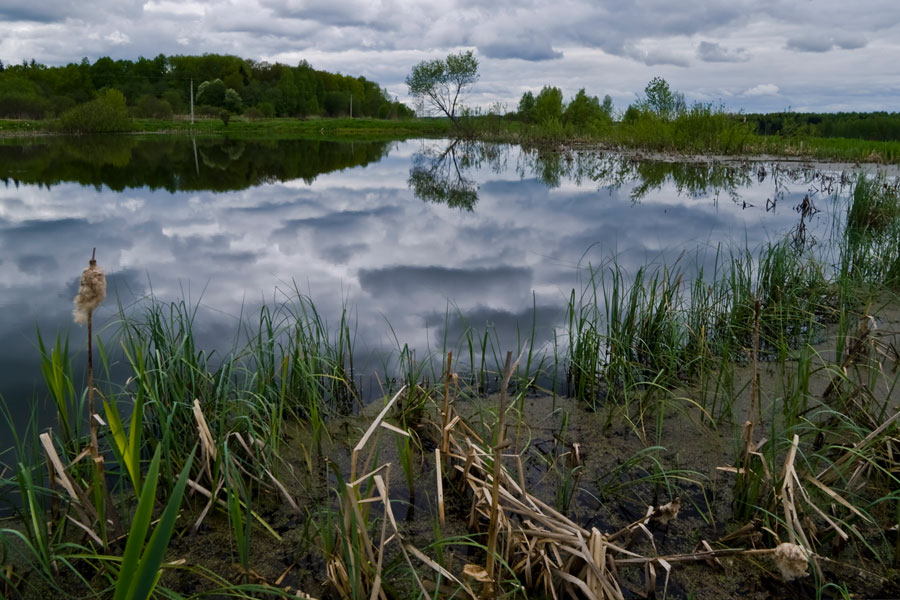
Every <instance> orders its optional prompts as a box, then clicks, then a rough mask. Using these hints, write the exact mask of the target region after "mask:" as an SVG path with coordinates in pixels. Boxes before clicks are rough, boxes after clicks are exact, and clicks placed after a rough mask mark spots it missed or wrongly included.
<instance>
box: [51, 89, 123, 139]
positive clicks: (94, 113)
mask: <svg viewBox="0 0 900 600" xmlns="http://www.w3.org/2000/svg"><path fill="white" fill-rule="evenodd" d="M58 127H59V129H60V130H61V131H66V132H69V133H110V132H116V131H128V130H130V129H131V128H132V122H131V116H129V114H128V108H127V107H126V106H125V96H124V95H122V92H120V91H119V90H116V89H108V90H106V91H104V92H102V93H101V94H100V95H99V96H98V97H97V98H95V99H93V100H91V101H90V102H85V103H84V104H80V105H78V106H76V107H75V108H73V109H70V110H67V111H66V112H65V113H63V114H62V116H61V117H60V118H59V123H58Z"/></svg>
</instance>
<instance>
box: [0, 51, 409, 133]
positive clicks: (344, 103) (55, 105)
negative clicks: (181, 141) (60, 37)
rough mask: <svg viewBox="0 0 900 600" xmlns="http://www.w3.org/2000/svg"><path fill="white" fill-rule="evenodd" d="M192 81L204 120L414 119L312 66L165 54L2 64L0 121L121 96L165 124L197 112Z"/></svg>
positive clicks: (368, 84)
mask: <svg viewBox="0 0 900 600" xmlns="http://www.w3.org/2000/svg"><path fill="white" fill-rule="evenodd" d="M191 81H193V89H194V104H195V107H194V109H195V113H197V114H200V115H209V116H219V115H220V113H221V111H222V110H227V111H228V112H229V113H231V114H244V115H245V116H248V117H250V118H253V117H259V118H263V117H308V116H328V117H340V116H346V115H350V114H351V103H352V116H354V117H356V116H359V117H373V118H405V117H411V116H413V112H412V111H411V110H410V109H409V108H407V107H406V105H404V104H402V103H400V102H397V101H396V100H395V99H392V98H391V97H390V95H389V94H388V93H387V91H386V90H384V89H383V88H381V86H380V85H379V84H378V83H376V82H373V81H369V80H367V79H366V78H365V77H352V76H350V75H341V74H335V73H330V72H328V71H320V70H317V69H314V68H313V67H312V66H311V65H310V64H309V63H308V62H306V61H305V60H301V61H300V62H299V63H298V64H297V66H293V67H292V66H288V65H285V64H282V63H275V64H270V63H267V62H258V61H253V60H248V59H244V58H240V57H237V56H232V55H221V54H204V55H202V56H183V55H176V56H165V55H163V54H160V55H158V56H157V57H156V58H152V59H148V58H144V57H141V58H138V59H137V60H136V61H131V60H113V59H111V58H109V57H103V58H99V59H97V60H96V61H95V62H94V63H93V64H91V63H90V62H89V61H88V59H87V58H84V59H82V60H81V62H79V63H69V64H67V65H65V66H61V67H52V66H47V65H43V64H40V63H38V62H36V61H34V60H33V59H32V61H31V62H25V61H23V62H22V64H15V65H7V64H4V63H3V62H2V61H0V118H13V119H17V118H18V119H46V118H54V117H59V116H62V115H64V114H65V113H66V112H68V111H71V110H73V109H74V108H75V107H77V106H81V105H85V104H87V103H89V102H92V101H95V100H97V99H98V98H105V99H107V101H108V102H113V103H115V102H121V101H122V99H121V98H119V94H118V93H120V94H121V96H122V97H123V98H124V102H125V105H126V107H127V109H128V112H129V114H130V115H131V116H134V117H144V118H161V119H165V118H170V117H172V116H173V115H174V114H186V113H188V112H189V111H190V94H191ZM111 92H112V93H111ZM116 92H118V93H116Z"/></svg>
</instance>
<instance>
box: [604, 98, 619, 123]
mask: <svg viewBox="0 0 900 600" xmlns="http://www.w3.org/2000/svg"><path fill="white" fill-rule="evenodd" d="M600 108H601V109H602V110H603V112H605V113H606V116H608V117H609V119H610V120H612V118H613V113H614V112H615V110H616V109H615V107H614V106H613V99H612V96H610V95H609V94H607V95H605V96H603V104H601V105H600Z"/></svg>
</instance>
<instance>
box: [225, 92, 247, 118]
mask: <svg viewBox="0 0 900 600" xmlns="http://www.w3.org/2000/svg"><path fill="white" fill-rule="evenodd" d="M222 106H224V107H225V109H226V110H228V111H230V112H233V113H239V112H241V107H242V106H243V100H242V99H241V95H240V94H238V93H237V91H235V90H233V89H232V88H228V89H227V90H225V99H224V100H223V101H222Z"/></svg>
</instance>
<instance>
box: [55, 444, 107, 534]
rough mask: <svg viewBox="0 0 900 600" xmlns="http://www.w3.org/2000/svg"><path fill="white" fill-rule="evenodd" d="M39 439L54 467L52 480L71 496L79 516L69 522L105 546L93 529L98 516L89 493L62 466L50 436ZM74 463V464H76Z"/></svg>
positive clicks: (83, 454) (82, 455)
mask: <svg viewBox="0 0 900 600" xmlns="http://www.w3.org/2000/svg"><path fill="white" fill-rule="evenodd" d="M39 439H40V443H41V446H43V448H44V454H45V455H46V457H47V462H48V464H49V465H52V469H51V472H52V473H53V477H51V480H52V479H55V480H56V482H57V483H58V484H59V485H60V486H62V488H63V489H64V490H65V491H66V493H67V494H68V495H69V499H70V501H71V506H72V508H73V509H74V511H75V513H76V514H77V515H78V519H75V518H74V517H73V516H72V515H68V518H69V520H70V521H72V523H74V524H75V525H77V526H78V527H79V528H80V529H82V530H83V531H84V532H85V533H86V534H87V535H88V536H89V537H90V538H91V539H92V540H94V541H95V542H97V543H98V544H99V545H101V546H104V544H103V540H102V539H101V538H100V536H99V535H97V532H96V531H94V529H93V528H92V527H91V523H94V522H95V521H97V520H98V516H97V511H96V509H95V508H94V506H93V505H92V504H91V502H90V500H89V493H88V492H86V491H85V490H82V489H81V488H80V487H79V486H78V484H77V483H76V482H75V481H74V480H73V479H72V477H71V476H70V475H69V473H68V472H67V471H66V468H65V467H64V466H63V464H62V460H61V459H60V458H59V454H58V453H57V452H56V448H55V447H54V446H53V440H52V439H51V437H50V434H49V433H42V434H41V435H40V436H39ZM84 456H85V453H84V452H82V453H81V455H80V456H79V457H78V458H77V459H76V460H75V461H74V462H77V461H78V460H80V459H81V458H82V457H84ZM74 462H73V463H72V464H74Z"/></svg>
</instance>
